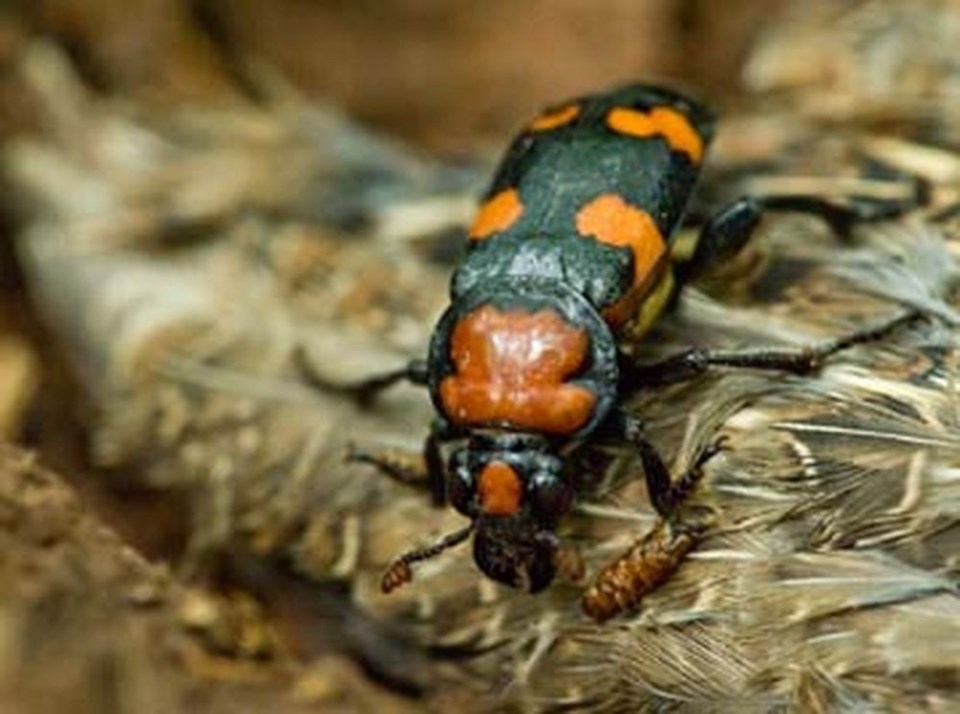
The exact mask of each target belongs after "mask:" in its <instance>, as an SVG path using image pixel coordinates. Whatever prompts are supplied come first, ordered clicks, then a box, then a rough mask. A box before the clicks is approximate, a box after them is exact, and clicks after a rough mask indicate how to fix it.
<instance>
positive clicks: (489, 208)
mask: <svg viewBox="0 0 960 714" xmlns="http://www.w3.org/2000/svg"><path fill="white" fill-rule="evenodd" d="M522 214H523V202H522V201H521V200H520V194H519V193H518V192H517V190H516V189H515V188H508V189H505V190H503V191H500V192H499V193H498V194H496V195H494V196H492V197H490V198H489V199H487V200H486V202H485V203H484V204H483V205H482V206H480V210H479V211H478V212H477V217H476V218H475V219H474V220H473V225H472V226H470V231H469V232H468V234H467V235H469V236H470V238H471V239H472V240H480V239H481V238H486V237H487V236H489V235H492V234H493V233H499V232H500V231H505V230H506V229H507V228H509V227H510V226H512V225H513V224H514V223H516V222H517V221H518V220H520V216H521V215H522Z"/></svg>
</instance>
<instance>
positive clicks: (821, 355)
mask: <svg viewBox="0 0 960 714" xmlns="http://www.w3.org/2000/svg"><path fill="white" fill-rule="evenodd" d="M921 317H923V313H922V312H921V311H919V310H908V311H906V312H902V313H900V314H898V315H897V316H895V317H893V318H891V319H889V320H887V321H886V322H882V323H880V324H879V325H874V326H872V327H867V328H865V329H863V330H857V331H855V332H851V333H849V334H847V335H843V336H842V337H838V338H836V339H833V340H829V341H827V342H823V343H821V344H818V345H811V346H809V347H802V348H799V349H795V350H777V349H755V350H703V349H690V350H687V351H685V352H681V353H680V354H676V355H672V356H670V357H667V358H666V359H664V360H661V361H660V362H654V363H653V364H649V365H628V366H627V368H626V373H625V375H624V377H623V387H622V390H623V391H624V392H625V393H629V392H630V391H633V390H636V389H641V388H643V387H650V386H661V385H665V384H675V383H677V382H686V381H688V380H690V379H693V378H694V377H697V376H699V375H701V374H703V373H704V372H706V371H707V370H709V369H711V368H713V367H732V368H737V369H759V370H778V371H783V372H791V373H793V374H807V373H809V372H812V371H814V370H817V369H819V368H820V367H821V366H822V364H823V362H824V361H825V360H826V359H827V358H828V357H830V356H832V355H834V354H836V353H837V352H840V351H842V350H845V349H847V348H849V347H853V346H854V345H859V344H863V343H865V342H872V341H874V340H880V339H883V338H884V337H886V336H887V335H889V334H890V333H891V332H893V331H894V330H896V329H897V328H899V327H901V326H903V325H906V324H909V323H911V322H913V321H914V320H917V319H920V318H921Z"/></svg>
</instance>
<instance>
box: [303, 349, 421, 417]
mask: <svg viewBox="0 0 960 714" xmlns="http://www.w3.org/2000/svg"><path fill="white" fill-rule="evenodd" d="M301 361H302V360H301ZM303 367H304V368H303V370H302V371H303V372H304V377H305V379H307V380H308V381H309V383H310V384H312V385H313V386H315V387H317V388H319V389H322V390H324V391H327V392H334V393H337V394H343V395H344V396H347V397H350V398H351V399H354V400H356V401H357V402H358V403H359V404H361V405H363V406H366V405H368V404H370V403H371V402H372V401H373V400H374V399H376V397H377V396H378V395H379V394H380V392H382V391H384V390H386V389H389V388H390V387H392V386H393V385H395V384H398V383H400V382H409V383H410V384H415V385H417V386H426V385H427V383H428V382H429V379H430V374H429V370H428V368H427V361H426V360H423V359H414V360H410V361H409V362H408V363H407V364H406V365H404V366H403V367H400V368H399V369H394V370H391V371H389V372H384V373H383V374H376V375H373V376H372V377H367V378H366V379H363V380H360V381H359V382H353V383H350V384H339V383H336V382H329V381H327V380H326V379H324V378H323V377H322V376H320V375H318V374H316V372H315V371H314V370H313V369H311V368H309V367H307V366H305V365H304V366H303Z"/></svg>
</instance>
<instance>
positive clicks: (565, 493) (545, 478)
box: [529, 471, 573, 523]
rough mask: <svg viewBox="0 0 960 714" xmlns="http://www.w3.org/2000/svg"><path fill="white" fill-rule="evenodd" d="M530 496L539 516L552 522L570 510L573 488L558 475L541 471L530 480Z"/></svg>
mask: <svg viewBox="0 0 960 714" xmlns="http://www.w3.org/2000/svg"><path fill="white" fill-rule="evenodd" d="M529 497H530V504H531V506H532V507H533V510H534V512H535V513H536V514H537V516H538V517H539V518H540V519H541V520H542V521H545V522H548V523H551V522H553V521H556V520H557V519H559V518H560V517H561V516H563V515H564V514H565V513H566V512H567V511H568V510H570V505H571V504H572V502H573V490H572V489H571V488H570V486H568V485H567V484H566V483H565V482H564V480H563V479H562V478H560V477H559V476H558V475H556V474H553V473H550V472H547V471H541V472H539V473H537V474H535V475H534V477H533V478H532V479H531V480H530V492H529Z"/></svg>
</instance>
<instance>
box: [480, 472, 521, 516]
mask: <svg viewBox="0 0 960 714" xmlns="http://www.w3.org/2000/svg"><path fill="white" fill-rule="evenodd" d="M477 493H478V495H479V496H480V508H481V509H482V510H483V512H484V513H487V514H489V515H491V516H512V515H513V514H514V513H516V512H517V511H518V510H520V497H521V495H522V494H523V484H522V483H520V477H519V476H517V472H516V471H514V470H513V467H511V466H510V465H509V464H505V463H504V462H503V461H491V462H490V463H488V464H487V465H486V466H485V467H484V468H483V471H481V472H480V478H479V479H478V481H477Z"/></svg>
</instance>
